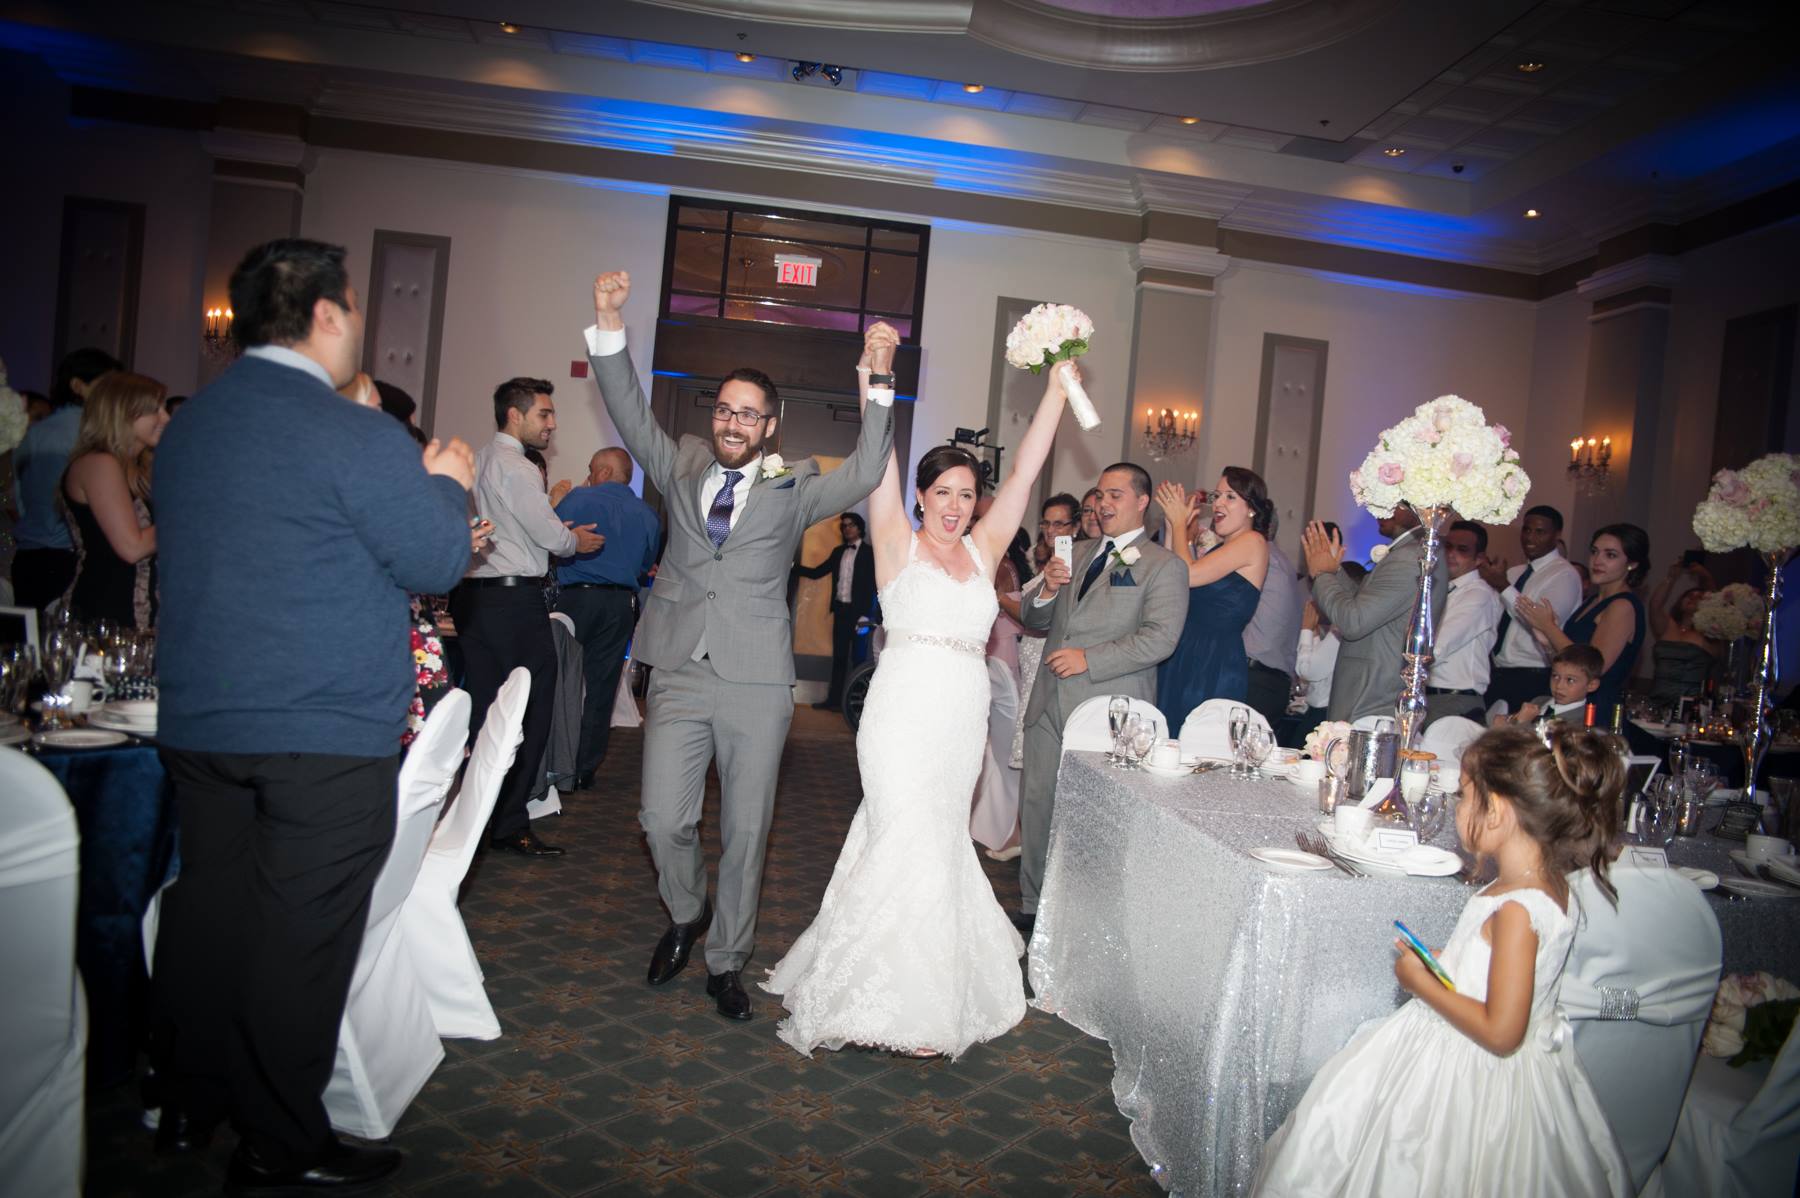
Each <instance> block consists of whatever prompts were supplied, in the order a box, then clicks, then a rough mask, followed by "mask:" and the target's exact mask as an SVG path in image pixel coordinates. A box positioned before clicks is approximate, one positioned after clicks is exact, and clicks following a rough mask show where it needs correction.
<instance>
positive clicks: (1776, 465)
mask: <svg viewBox="0 0 1800 1198" xmlns="http://www.w3.org/2000/svg"><path fill="white" fill-rule="evenodd" d="M1694 531H1695V532H1696V533H1698V534H1699V535H1700V543H1701V544H1702V545H1704V546H1706V548H1707V549H1708V550H1710V551H1711V552H1713V553H1729V552H1731V551H1732V550H1733V549H1743V548H1745V547H1748V548H1751V549H1754V550H1756V551H1757V552H1758V553H1780V552H1781V551H1782V550H1784V549H1792V548H1793V547H1795V546H1796V545H1800V458H1797V457H1795V456H1794V455H1793V454H1790V453H1771V454H1768V455H1767V456H1765V457H1760V458H1757V459H1756V460H1755V461H1754V462H1751V463H1750V464H1749V465H1748V466H1745V467H1744V468H1743V469H1742V470H1721V471H1719V472H1718V473H1717V474H1715V475H1713V482H1712V489H1711V490H1709V491H1708V492H1707V493H1706V498H1705V499H1703V500H1701V501H1700V506H1699V507H1697V508H1695V509H1694Z"/></svg>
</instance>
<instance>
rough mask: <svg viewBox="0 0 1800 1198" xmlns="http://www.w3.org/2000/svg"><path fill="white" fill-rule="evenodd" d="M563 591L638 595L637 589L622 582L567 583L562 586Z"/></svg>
mask: <svg viewBox="0 0 1800 1198" xmlns="http://www.w3.org/2000/svg"><path fill="white" fill-rule="evenodd" d="M562 589H563V590H565V591H626V592H629V593H630V594H633V595H635V594H637V588H636V587H630V586H626V585H625V584H624V583H622V582H565V583H563V584H562Z"/></svg>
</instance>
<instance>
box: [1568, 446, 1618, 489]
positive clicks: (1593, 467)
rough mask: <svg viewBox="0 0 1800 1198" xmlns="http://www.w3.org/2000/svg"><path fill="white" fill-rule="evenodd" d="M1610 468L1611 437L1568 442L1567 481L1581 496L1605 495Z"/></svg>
mask: <svg viewBox="0 0 1800 1198" xmlns="http://www.w3.org/2000/svg"><path fill="white" fill-rule="evenodd" d="M1611 467H1612V438H1611V437H1600V438H1598V439H1596V438H1594V437H1588V438H1586V439H1585V440H1584V439H1582V438H1580V437H1576V438H1575V439H1574V440H1573V441H1571V442H1569V470H1568V474H1569V481H1570V482H1572V483H1574V484H1575V486H1576V488H1577V489H1578V490H1580V492H1581V493H1582V494H1583V495H1600V494H1603V493H1605V491H1606V485H1607V482H1608V476H1609V474H1610V472H1611Z"/></svg>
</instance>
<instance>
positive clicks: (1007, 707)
mask: <svg viewBox="0 0 1800 1198" xmlns="http://www.w3.org/2000/svg"><path fill="white" fill-rule="evenodd" d="M987 667H988V690H989V695H990V698H989V704H988V740H987V748H986V749H985V750H983V752H982V755H981V777H980V778H979V779H978V780H977V781H976V783H975V803H974V806H973V808H972V809H971V810H970V812H969V835H970V836H972V837H974V838H975V840H976V841H977V842H979V843H980V844H982V845H984V846H985V847H987V848H990V849H996V850H998V849H1003V848H1005V847H1006V845H1007V842H1008V841H1010V840H1011V839H1012V838H1013V833H1014V832H1015V831H1017V829H1018V827H1019V771H1018V770H1016V769H1014V768H1013V767H1012V765H1011V763H1010V759H1011V756H1012V738H1013V727H1014V726H1015V725H1016V724H1017V723H1018V720H1019V684H1018V681H1017V680H1016V679H1015V678H1014V677H1013V672H1012V667H1011V666H1009V665H1007V664H1006V663H1005V662H1004V661H1001V660H1000V659H999V658H997V657H990V658H988V659H987Z"/></svg>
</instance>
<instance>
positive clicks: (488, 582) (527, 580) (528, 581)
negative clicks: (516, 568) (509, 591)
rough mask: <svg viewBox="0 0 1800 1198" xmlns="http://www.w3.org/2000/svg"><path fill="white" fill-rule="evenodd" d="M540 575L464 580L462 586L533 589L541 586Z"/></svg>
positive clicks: (506, 575)
mask: <svg viewBox="0 0 1800 1198" xmlns="http://www.w3.org/2000/svg"><path fill="white" fill-rule="evenodd" d="M543 583H544V579H543V576H542V575H536V576H532V575H526V574H503V575H500V576H498V577H495V578H465V579H463V580H462V585H463V586H466V587H533V586H542V585H543Z"/></svg>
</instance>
